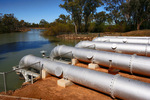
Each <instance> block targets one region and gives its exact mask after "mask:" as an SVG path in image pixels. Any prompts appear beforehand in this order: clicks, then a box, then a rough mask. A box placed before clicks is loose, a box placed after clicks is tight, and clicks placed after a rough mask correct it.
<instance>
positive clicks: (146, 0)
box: [126, 0, 150, 30]
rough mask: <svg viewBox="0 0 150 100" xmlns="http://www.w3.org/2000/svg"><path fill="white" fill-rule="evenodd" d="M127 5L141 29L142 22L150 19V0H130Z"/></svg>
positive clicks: (138, 27)
mask: <svg viewBox="0 0 150 100" xmlns="http://www.w3.org/2000/svg"><path fill="white" fill-rule="evenodd" d="M126 6H128V7H129V8H128V9H129V10H128V11H129V12H128V13H130V15H131V18H133V20H134V21H135V22H136V24H137V30H139V29H140V26H141V25H142V23H143V22H145V21H148V20H149V19H150V0H129V1H128V2H127V3H126Z"/></svg>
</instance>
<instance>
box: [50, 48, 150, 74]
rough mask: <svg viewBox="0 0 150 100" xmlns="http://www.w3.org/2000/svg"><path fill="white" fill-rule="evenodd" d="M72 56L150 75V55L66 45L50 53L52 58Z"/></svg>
mask: <svg viewBox="0 0 150 100" xmlns="http://www.w3.org/2000/svg"><path fill="white" fill-rule="evenodd" d="M59 56H62V57H67V58H72V56H73V57H74V58H76V59H78V60H80V61H85V62H93V63H96V64H99V65H102V66H106V67H109V66H110V64H111V67H113V68H116V69H119V70H123V71H127V72H130V73H131V74H133V73H136V74H140V75H145V76H150V57H144V56H136V55H128V54H120V53H114V52H106V51H97V50H92V49H83V48H75V47H69V46H65V45H61V46H57V47H55V48H54V49H53V50H52V51H51V54H50V58H51V59H54V58H56V57H59Z"/></svg>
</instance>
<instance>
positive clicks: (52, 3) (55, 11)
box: [0, 0, 104, 23]
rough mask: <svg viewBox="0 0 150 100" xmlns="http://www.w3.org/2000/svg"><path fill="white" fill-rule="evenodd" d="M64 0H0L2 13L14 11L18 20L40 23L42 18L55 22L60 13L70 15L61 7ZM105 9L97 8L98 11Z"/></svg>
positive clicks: (0, 11)
mask: <svg viewBox="0 0 150 100" xmlns="http://www.w3.org/2000/svg"><path fill="white" fill-rule="evenodd" d="M60 4H63V1H62V0H0V13H3V14H10V13H13V14H14V16H15V17H16V18H17V19H18V20H24V21H26V22H29V23H39V22H40V20H41V19H45V20H46V21H48V22H53V21H54V20H55V19H57V18H58V17H59V15H60V14H65V15H69V13H67V11H66V10H65V9H62V8H60V7H59V5H60ZM102 10H104V9H103V8H102V7H101V8H97V12H100V11H102Z"/></svg>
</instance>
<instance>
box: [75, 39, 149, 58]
mask: <svg viewBox="0 0 150 100" xmlns="http://www.w3.org/2000/svg"><path fill="white" fill-rule="evenodd" d="M75 47H78V48H91V49H96V50H102V51H110V52H117V53H124V54H137V55H140V56H148V57H150V45H146V44H131V43H112V42H97V41H81V42H79V43H78V44H76V46H75Z"/></svg>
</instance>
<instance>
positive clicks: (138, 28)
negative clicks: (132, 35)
mask: <svg viewBox="0 0 150 100" xmlns="http://www.w3.org/2000/svg"><path fill="white" fill-rule="evenodd" d="M146 20H147V19H145V20H142V21H141V22H140V23H137V30H140V26H141V25H142V23H143V22H144V21H146Z"/></svg>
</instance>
